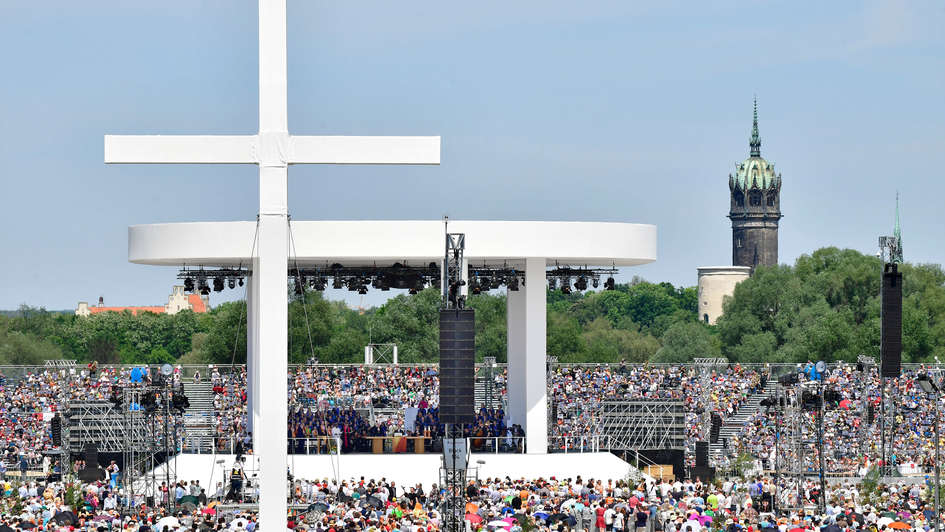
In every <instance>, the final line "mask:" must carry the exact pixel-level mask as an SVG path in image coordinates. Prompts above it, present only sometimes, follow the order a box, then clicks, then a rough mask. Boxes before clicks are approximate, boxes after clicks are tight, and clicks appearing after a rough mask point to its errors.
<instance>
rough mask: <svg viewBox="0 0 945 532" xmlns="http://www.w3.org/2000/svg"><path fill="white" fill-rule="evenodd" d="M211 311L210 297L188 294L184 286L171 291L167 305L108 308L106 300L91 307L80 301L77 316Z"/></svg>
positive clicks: (102, 299)
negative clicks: (126, 312)
mask: <svg viewBox="0 0 945 532" xmlns="http://www.w3.org/2000/svg"><path fill="white" fill-rule="evenodd" d="M209 309H210V297H209V296H202V295H200V294H187V293H185V292H184V287H183V286H175V287H173V289H172V290H171V295H169V296H168V297H167V304H166V305H164V306H163V307H162V306H153V307H106V306H105V298H104V297H99V298H98V305H96V306H94V307H90V306H89V304H88V302H86V301H79V306H78V308H76V309H75V314H76V316H91V315H92V314H99V313H101V312H124V311H126V310H127V311H130V312H131V313H132V314H134V315H135V316H137V315H138V313H140V312H153V313H154V314H177V313H178V312H180V311H182V310H192V311H194V312H196V313H198V314H200V313H204V312H206V311H207V310H209Z"/></svg>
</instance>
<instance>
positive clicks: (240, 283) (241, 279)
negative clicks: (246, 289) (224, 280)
mask: <svg viewBox="0 0 945 532" xmlns="http://www.w3.org/2000/svg"><path fill="white" fill-rule="evenodd" d="M239 285H240V286H243V278H242V277H240V280H239Z"/></svg>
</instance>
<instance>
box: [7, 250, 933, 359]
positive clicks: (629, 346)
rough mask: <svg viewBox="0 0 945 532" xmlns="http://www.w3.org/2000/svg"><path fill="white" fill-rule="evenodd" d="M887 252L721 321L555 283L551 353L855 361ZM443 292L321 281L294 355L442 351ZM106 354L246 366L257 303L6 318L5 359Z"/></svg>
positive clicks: (913, 350) (637, 293)
mask: <svg viewBox="0 0 945 532" xmlns="http://www.w3.org/2000/svg"><path fill="white" fill-rule="evenodd" d="M901 271H902V272H903V278H904V284H903V359H904V360H905V361H915V362H918V361H927V360H933V359H934V357H935V356H942V355H945V352H943V351H945V272H943V271H942V268H941V267H940V266H938V265H911V264H904V265H902V268H901ZM879 272H880V262H879V259H877V258H876V257H872V256H867V255H863V254H862V253H859V252H857V251H854V250H840V249H837V248H823V249H820V250H817V251H815V252H814V253H812V254H810V255H804V256H801V257H800V258H799V259H798V260H797V261H796V263H795V264H794V265H793V266H787V265H781V266H775V267H759V268H757V269H756V271H755V272H754V274H753V275H752V277H751V278H750V279H748V280H746V281H744V282H742V283H740V284H739V285H738V286H737V287H736V289H735V293H734V295H733V297H731V298H729V299H728V300H727V301H726V302H725V305H724V309H725V312H724V315H723V316H722V317H721V318H720V319H719V322H718V324H717V325H714V326H710V325H706V324H704V323H701V322H700V321H699V320H698V319H697V304H698V301H697V292H696V289H695V288H694V287H676V286H674V285H672V284H670V283H650V282H647V281H644V280H642V279H638V278H634V279H633V280H632V281H631V282H630V283H626V284H620V285H617V287H616V290H612V291H588V292H584V293H580V292H573V293H571V294H563V293H561V292H560V291H548V295H547V297H548V322H547V323H548V326H547V335H548V354H549V355H552V356H556V357H558V360H559V361H562V362H619V361H622V360H625V361H627V362H635V363H642V362H647V361H653V362H685V361H689V360H692V359H693V358H695V357H717V356H725V357H728V358H729V359H730V360H733V361H742V362H764V361H770V362H803V361H807V360H826V361H832V360H850V361H852V360H855V359H856V357H857V355H860V354H865V355H872V356H876V355H877V354H878V350H879V295H878V294H879V288H880V277H879ZM439 304H440V297H439V293H438V291H437V290H435V289H427V290H423V291H421V292H419V293H418V294H416V295H406V294H402V295H398V296H396V297H393V298H391V299H389V300H388V301H387V302H385V303H384V304H383V305H381V306H379V307H375V308H371V309H367V310H359V309H351V308H348V307H347V306H346V305H345V304H344V303H343V302H340V301H330V300H327V299H325V298H324V297H323V295H322V293H321V292H306V293H305V294H303V295H302V296H296V295H292V296H291V299H290V303H289V345H288V348H289V360H290V362H293V363H303V362H305V361H307V360H309V359H310V358H312V357H314V358H317V359H318V360H319V361H320V362H324V363H346V362H360V361H362V360H363V352H364V346H365V345H366V344H368V343H396V344H397V345H398V349H399V353H400V360H401V361H403V362H432V361H435V360H436V359H437V356H438V329H437V318H438V308H439ZM468 306H469V307H471V308H473V309H475V310H476V351H477V356H478V357H480V358H482V357H487V356H491V357H495V358H496V360H497V361H499V362H504V361H506V312H505V311H506V302H505V295H504V293H500V292H499V291H494V292H493V293H483V294H479V295H473V296H470V297H469V300H468ZM63 358H66V359H75V360H77V361H79V362H86V361H91V360H97V361H98V362H100V363H119V362H120V363H149V364H158V363H164V362H171V363H182V364H187V363H194V364H197V363H199V364H204V363H218V364H227V363H231V362H233V363H243V362H245V361H246V305H245V302H243V301H235V302H228V303H223V304H220V305H217V306H216V307H214V308H213V309H212V310H211V311H209V312H207V313H205V314H195V313H193V312H190V311H184V312H180V313H178V314H175V315H165V314H151V313H142V314H140V315H138V316H133V315H132V314H131V313H130V312H125V313H102V314H95V315H92V316H88V317H79V316H74V315H69V314H61V313H55V312H47V311H45V310H43V309H41V308H40V309H37V308H33V307H29V306H25V305H24V306H22V307H21V308H20V309H19V310H18V311H17V312H15V313H13V314H12V315H6V316H0V364H41V363H42V361H43V360H46V359H63Z"/></svg>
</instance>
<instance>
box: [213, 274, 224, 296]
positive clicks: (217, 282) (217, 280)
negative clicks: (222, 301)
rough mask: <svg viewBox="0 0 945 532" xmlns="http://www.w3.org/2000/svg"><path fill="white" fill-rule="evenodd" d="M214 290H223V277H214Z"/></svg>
mask: <svg viewBox="0 0 945 532" xmlns="http://www.w3.org/2000/svg"><path fill="white" fill-rule="evenodd" d="M213 291H214V292H222V291H223V278H222V277H214V278H213Z"/></svg>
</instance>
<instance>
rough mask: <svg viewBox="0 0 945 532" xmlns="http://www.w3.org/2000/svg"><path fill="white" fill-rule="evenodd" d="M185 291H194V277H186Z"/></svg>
mask: <svg viewBox="0 0 945 532" xmlns="http://www.w3.org/2000/svg"><path fill="white" fill-rule="evenodd" d="M184 291H185V292H193V291H194V279H193V277H188V278H186V279H184Z"/></svg>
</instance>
